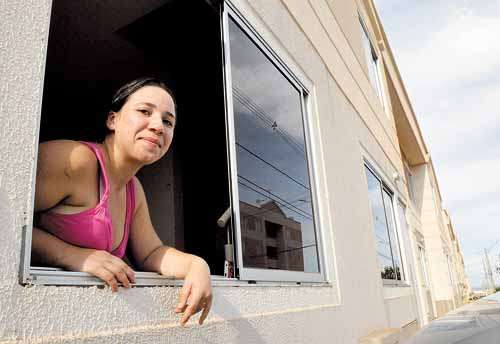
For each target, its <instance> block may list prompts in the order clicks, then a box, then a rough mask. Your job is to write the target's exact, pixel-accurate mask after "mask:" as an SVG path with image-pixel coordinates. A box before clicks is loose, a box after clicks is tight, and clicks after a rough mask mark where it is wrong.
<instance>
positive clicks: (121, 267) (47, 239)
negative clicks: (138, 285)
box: [31, 227, 135, 292]
mask: <svg viewBox="0 0 500 344" xmlns="http://www.w3.org/2000/svg"><path fill="white" fill-rule="evenodd" d="M32 242H33V245H32V251H31V253H32V255H33V256H34V258H35V259H36V260H37V261H38V262H40V263H45V264H48V265H52V266H58V267H61V268H64V269H66V270H70V271H81V272H87V273H89V274H91V275H94V276H96V277H98V278H100V279H101V280H103V281H104V282H106V284H108V285H109V286H110V287H111V290H112V291H114V292H116V291H118V283H121V284H122V285H123V286H124V287H125V288H130V282H132V283H135V273H134V270H132V269H131V268H130V266H128V265H127V264H126V263H125V262H124V261H123V260H121V259H120V258H118V257H115V256H113V255H112V254H110V253H109V252H106V251H101V250H95V249H91V248H83V247H78V246H74V245H71V244H69V243H67V242H65V241H63V240H61V239H59V238H57V237H56V236H54V235H52V234H50V233H47V232H45V231H43V230H41V229H38V228H36V227H33V233H32Z"/></svg>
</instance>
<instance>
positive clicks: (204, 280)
mask: <svg viewBox="0 0 500 344" xmlns="http://www.w3.org/2000/svg"><path fill="white" fill-rule="evenodd" d="M211 307H212V286H211V281H210V268H209V267H208V264H207V263H206V262H205V261H204V260H203V259H201V258H200V257H196V256H193V261H192V262H191V264H190V267H189V270H188V272H187V274H186V277H185V278H184V285H183V286H182V289H181V291H180V295H179V304H178V305H177V307H176V308H175V313H183V315H182V318H181V325H182V326H184V325H185V324H186V323H187V321H188V320H189V318H190V317H191V316H192V315H194V314H196V313H198V312H199V311H201V310H203V312H202V313H201V316H200V319H199V320H198V322H199V324H200V325H202V324H203V321H205V319H206V317H207V316H208V312H210V308H211Z"/></svg>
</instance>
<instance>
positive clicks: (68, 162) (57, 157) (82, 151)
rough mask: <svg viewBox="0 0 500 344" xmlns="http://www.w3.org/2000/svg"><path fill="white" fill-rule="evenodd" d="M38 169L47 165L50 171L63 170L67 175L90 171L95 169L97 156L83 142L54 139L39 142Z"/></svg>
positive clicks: (72, 175) (71, 175) (73, 175)
mask: <svg viewBox="0 0 500 344" xmlns="http://www.w3.org/2000/svg"><path fill="white" fill-rule="evenodd" d="M38 161H39V162H38V165H39V166H38V167H39V169H40V168H42V171H43V170H44V168H46V167H48V168H49V171H48V172H51V173H55V174H58V172H63V173H64V174H65V175H67V176H68V177H75V176H78V175H81V174H82V173H83V174H86V173H92V172H94V171H96V169H97V158H96V157H95V155H94V153H93V152H92V151H91V150H90V149H89V148H88V147H87V146H86V145H84V144H83V143H81V142H77V141H71V140H54V141H47V142H43V143H41V144H40V147H39V153H38Z"/></svg>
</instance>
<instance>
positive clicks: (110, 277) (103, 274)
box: [95, 268, 118, 292]
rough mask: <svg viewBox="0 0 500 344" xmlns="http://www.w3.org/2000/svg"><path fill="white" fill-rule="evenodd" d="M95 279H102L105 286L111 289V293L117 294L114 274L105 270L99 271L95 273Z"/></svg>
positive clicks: (116, 282)
mask: <svg viewBox="0 0 500 344" xmlns="http://www.w3.org/2000/svg"><path fill="white" fill-rule="evenodd" d="M95 275H96V276H97V277H99V278H100V279H102V280H103V281H104V282H106V284H107V285H109V287H110V288H111V291H112V292H117V291H118V281H117V280H116V278H115V276H114V274H113V273H112V272H111V271H109V270H107V269H104V268H102V269H100V270H99V271H97V273H96V274H95Z"/></svg>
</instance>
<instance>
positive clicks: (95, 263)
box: [65, 247, 135, 292]
mask: <svg viewBox="0 0 500 344" xmlns="http://www.w3.org/2000/svg"><path fill="white" fill-rule="evenodd" d="M66 257H68V259H67V263H66V264H65V265H66V266H67V267H68V268H69V269H70V270H73V271H81V272H87V273H89V274H91V275H94V276H96V277H98V278H100V279H102V280H103V281H104V282H106V284H107V285H109V286H110V287H111V290H112V291H113V292H117V291H118V283H121V284H122V285H123V286H124V287H125V288H130V283H135V272H134V270H132V268H130V266H128V265H127V264H126V263H125V262H124V261H123V260H121V259H120V258H118V257H116V256H113V255H112V254H111V253H109V252H107V251H100V250H94V249H88V248H81V247H75V248H74V249H72V252H71V254H69V255H66Z"/></svg>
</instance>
